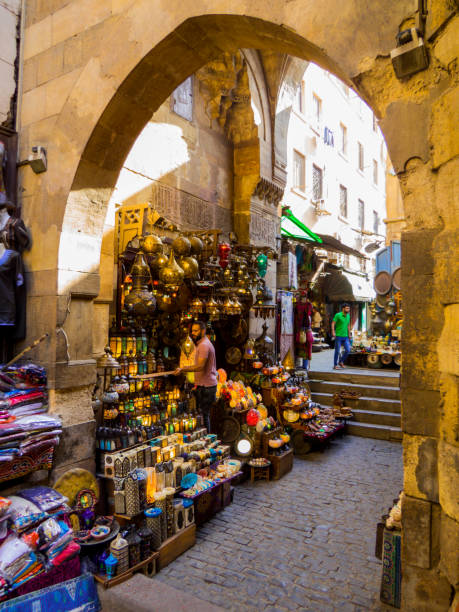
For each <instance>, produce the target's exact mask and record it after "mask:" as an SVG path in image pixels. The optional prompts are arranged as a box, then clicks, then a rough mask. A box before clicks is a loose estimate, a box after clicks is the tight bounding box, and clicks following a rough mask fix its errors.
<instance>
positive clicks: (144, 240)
mask: <svg viewBox="0 0 459 612" xmlns="http://www.w3.org/2000/svg"><path fill="white" fill-rule="evenodd" d="M140 246H141V247H142V251H143V252H144V253H147V255H156V254H157V253H162V251H163V247H164V245H163V243H162V240H161V238H160V237H159V236H156V235H155V234H148V235H146V236H142V237H141V238H140Z"/></svg>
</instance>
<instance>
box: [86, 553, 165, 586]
mask: <svg viewBox="0 0 459 612" xmlns="http://www.w3.org/2000/svg"><path fill="white" fill-rule="evenodd" d="M158 557H159V552H154V553H153V554H152V555H150V556H149V557H147V558H146V559H144V560H143V561H141V562H140V563H137V564H136V565H133V566H132V567H130V568H129V569H128V570H126V571H125V572H122V573H121V574H117V575H116V576H113V578H107V576H105V575H103V574H94V578H95V579H96V580H97V582H99V583H100V584H101V585H102V586H103V587H104V588H105V589H109V588H110V587H113V586H116V585H117V584H121V582H124V581H125V580H128V579H129V578H131V576H132V575H133V574H134V573H135V572H137V571H139V570H142V569H143V568H145V567H146V566H148V565H149V564H150V563H152V562H156V559H157V558H158Z"/></svg>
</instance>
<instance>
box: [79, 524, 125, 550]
mask: <svg viewBox="0 0 459 612" xmlns="http://www.w3.org/2000/svg"><path fill="white" fill-rule="evenodd" d="M119 531H120V524H119V523H118V521H116V520H115V521H113V523H112V526H111V529H110V533H109V534H108V536H106V537H105V538H102V539H101V540H88V541H86V542H78V543H79V545H80V546H81V548H83V549H85V548H86V549H90V548H91V547H92V546H100V545H103V544H108V543H109V542H111V541H112V540H114V539H115V538H116V536H117V535H118V533H119Z"/></svg>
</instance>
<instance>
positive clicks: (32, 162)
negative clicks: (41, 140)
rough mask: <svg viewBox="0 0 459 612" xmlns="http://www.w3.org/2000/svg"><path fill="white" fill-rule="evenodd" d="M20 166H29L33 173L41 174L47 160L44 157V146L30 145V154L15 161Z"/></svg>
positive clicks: (46, 164) (46, 165)
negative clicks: (21, 159)
mask: <svg viewBox="0 0 459 612" xmlns="http://www.w3.org/2000/svg"><path fill="white" fill-rule="evenodd" d="M17 166H18V168H19V167H20V166H30V167H31V168H32V170H33V171H34V172H35V174H41V173H42V172H46V170H47V169H48V160H47V158H46V149H45V148H44V147H38V146H37V147H32V155H29V157H28V158H27V159H25V160H23V161H20V162H18V163H17Z"/></svg>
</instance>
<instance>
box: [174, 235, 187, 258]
mask: <svg viewBox="0 0 459 612" xmlns="http://www.w3.org/2000/svg"><path fill="white" fill-rule="evenodd" d="M172 250H173V251H174V253H175V254H176V255H177V256H178V257H187V256H188V255H189V254H190V253H191V242H190V241H189V240H188V238H185V236H178V237H177V238H176V239H175V240H174V241H173V242H172Z"/></svg>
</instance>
